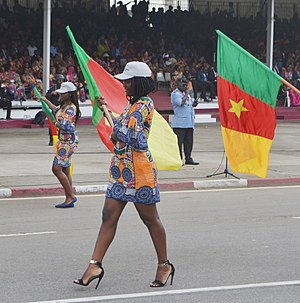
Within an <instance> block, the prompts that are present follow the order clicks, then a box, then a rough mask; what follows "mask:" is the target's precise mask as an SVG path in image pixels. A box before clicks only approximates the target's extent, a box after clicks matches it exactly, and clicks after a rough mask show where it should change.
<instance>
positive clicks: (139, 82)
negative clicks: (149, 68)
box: [130, 77, 155, 103]
mask: <svg viewBox="0 0 300 303" xmlns="http://www.w3.org/2000/svg"><path fill="white" fill-rule="evenodd" d="M133 80H134V86H135V94H134V96H133V97H132V99H131V100H130V102H131V103H135V102H136V101H138V100H139V99H140V98H141V97H145V96H147V95H148V94H149V93H151V92H153V91H154V90H155V83H154V81H153V79H152V78H151V77H147V78H145V77H134V78H133Z"/></svg>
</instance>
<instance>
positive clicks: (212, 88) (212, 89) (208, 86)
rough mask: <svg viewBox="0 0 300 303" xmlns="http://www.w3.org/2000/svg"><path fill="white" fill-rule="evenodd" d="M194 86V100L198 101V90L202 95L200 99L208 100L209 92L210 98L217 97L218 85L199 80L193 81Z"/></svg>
mask: <svg viewBox="0 0 300 303" xmlns="http://www.w3.org/2000/svg"><path fill="white" fill-rule="evenodd" d="M192 85H193V92H194V98H195V99H197V95H198V90H200V92H201V95H200V97H201V98H203V99H204V100H206V92H207V91H209V93H210V98H212V99H213V98H215V97H216V85H215V83H213V82H203V83H202V82H200V81H198V80H193V81H192Z"/></svg>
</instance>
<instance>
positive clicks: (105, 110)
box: [102, 104, 114, 128]
mask: <svg viewBox="0 0 300 303" xmlns="http://www.w3.org/2000/svg"><path fill="white" fill-rule="evenodd" d="M102 108H103V112H104V115H105V117H106V119H107V121H108V123H109V125H110V127H111V128H113V127H114V121H113V120H112V118H111V115H110V112H109V111H108V108H107V106H106V105H105V104H103V105H102Z"/></svg>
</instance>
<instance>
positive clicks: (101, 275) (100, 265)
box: [73, 260, 104, 289]
mask: <svg viewBox="0 0 300 303" xmlns="http://www.w3.org/2000/svg"><path fill="white" fill-rule="evenodd" d="M90 264H96V265H97V266H98V267H99V268H100V269H101V273H100V274H99V275H97V276H94V277H91V278H90V279H89V280H88V281H87V283H83V277H82V278H81V279H78V280H74V281H73V282H74V283H75V284H78V285H81V286H88V285H89V284H90V283H91V282H92V281H93V280H95V279H98V282H97V285H96V287H95V289H97V288H98V285H99V283H100V282H101V280H102V278H103V276H104V269H103V267H102V263H101V262H99V261H97V260H90Z"/></svg>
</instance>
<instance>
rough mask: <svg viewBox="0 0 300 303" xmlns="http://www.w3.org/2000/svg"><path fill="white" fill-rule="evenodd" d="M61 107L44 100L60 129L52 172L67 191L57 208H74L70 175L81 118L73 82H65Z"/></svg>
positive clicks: (74, 199)
mask: <svg viewBox="0 0 300 303" xmlns="http://www.w3.org/2000/svg"><path fill="white" fill-rule="evenodd" d="M56 92H57V93H59V94H60V103H61V104H60V105H59V106H55V105H54V104H53V103H51V102H50V101H49V100H48V99H47V98H46V97H42V99H43V100H44V101H45V102H46V103H47V104H48V106H49V107H50V109H51V110H52V111H53V114H54V116H55V127H56V128H57V129H58V141H57V144H56V154H55V157H54V160H53V164H52V172H53V173H54V175H55V176H56V177H57V179H58V180H59V182H60V183H61V185H62V187H63V188H64V191H65V196H66V200H65V201H64V202H63V203H60V204H57V205H55V207H56V208H69V207H74V203H75V202H76V201H77V198H76V197H75V195H74V193H73V189H72V176H71V173H70V166H71V156H72V155H73V153H74V150H75V149H76V148H77V146H78V134H77V131H76V128H75V124H76V122H77V120H78V118H79V117H80V110H79V105H78V96H77V87H76V86H75V85H74V84H73V83H72V82H63V83H62V84H61V87H60V89H58V90H56Z"/></svg>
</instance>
